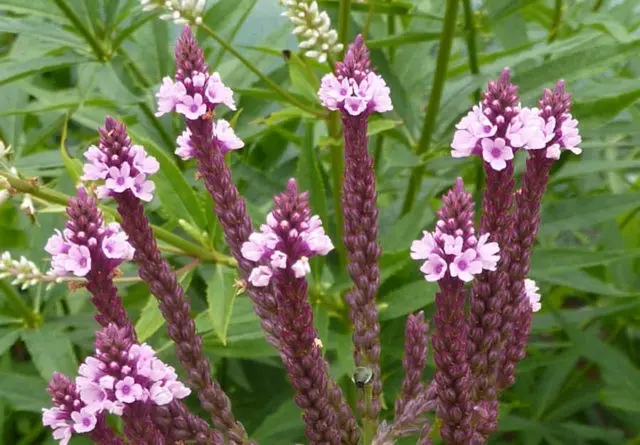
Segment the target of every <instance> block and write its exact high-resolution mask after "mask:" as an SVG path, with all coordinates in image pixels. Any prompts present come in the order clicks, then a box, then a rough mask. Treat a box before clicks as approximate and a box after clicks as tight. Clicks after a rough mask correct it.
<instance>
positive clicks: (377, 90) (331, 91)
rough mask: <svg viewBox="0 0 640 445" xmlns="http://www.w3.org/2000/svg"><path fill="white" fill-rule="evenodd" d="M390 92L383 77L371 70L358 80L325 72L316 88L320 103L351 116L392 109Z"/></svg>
mask: <svg viewBox="0 0 640 445" xmlns="http://www.w3.org/2000/svg"><path fill="white" fill-rule="evenodd" d="M390 94H391V90H389V87H388V86H387V84H386V82H385V81H384V79H383V78H382V77H381V76H380V75H378V74H375V73H374V72H372V71H369V72H368V73H367V74H366V76H365V77H364V78H363V79H362V80H360V81H359V82H358V80H357V79H355V78H348V77H343V76H341V75H339V76H338V77H336V75H335V74H333V73H329V74H326V75H325V76H324V77H323V78H322V82H321V85H320V89H319V90H318V97H320V101H321V102H322V105H324V106H325V107H327V108H328V109H329V110H342V111H346V112H347V113H348V114H350V115H351V116H359V115H361V114H363V113H365V112H367V113H373V112H377V113H384V112H385V111H391V110H393V105H392V104H391V97H390Z"/></svg>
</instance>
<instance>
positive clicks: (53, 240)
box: [44, 229, 69, 255]
mask: <svg viewBox="0 0 640 445" xmlns="http://www.w3.org/2000/svg"><path fill="white" fill-rule="evenodd" d="M44 250H46V251H47V253H49V254H50V255H60V254H65V253H67V252H68V251H69V245H68V244H67V243H66V242H65V240H64V238H63V237H62V234H61V233H60V231H59V230H58V229H56V233H54V234H53V235H51V237H49V240H48V241H47V244H46V246H44Z"/></svg>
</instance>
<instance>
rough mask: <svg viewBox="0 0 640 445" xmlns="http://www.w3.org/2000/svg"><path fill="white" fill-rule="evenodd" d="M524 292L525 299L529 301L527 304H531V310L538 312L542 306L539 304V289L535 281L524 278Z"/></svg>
mask: <svg viewBox="0 0 640 445" xmlns="http://www.w3.org/2000/svg"><path fill="white" fill-rule="evenodd" d="M524 290H525V294H526V298H527V299H528V300H529V304H531V310H532V311H533V312H538V311H539V310H540V309H541V308H542V304H540V294H539V291H540V288H539V287H538V286H537V285H536V282H535V281H533V280H530V279H528V278H526V279H525V280H524Z"/></svg>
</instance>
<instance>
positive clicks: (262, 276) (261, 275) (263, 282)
mask: <svg viewBox="0 0 640 445" xmlns="http://www.w3.org/2000/svg"><path fill="white" fill-rule="evenodd" d="M272 276H273V273H272V272H271V268H269V267H268V266H258V267H254V268H253V270H252V271H251V273H250V274H249V278H248V281H249V283H251V284H253V285H254V286H255V287H265V286H268V285H269V281H271V277H272Z"/></svg>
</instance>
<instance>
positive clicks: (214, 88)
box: [204, 73, 236, 110]
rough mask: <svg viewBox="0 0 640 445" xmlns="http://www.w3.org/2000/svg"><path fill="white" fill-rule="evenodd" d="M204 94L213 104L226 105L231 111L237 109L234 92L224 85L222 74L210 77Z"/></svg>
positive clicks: (214, 74)
mask: <svg viewBox="0 0 640 445" xmlns="http://www.w3.org/2000/svg"><path fill="white" fill-rule="evenodd" d="M204 94H205V96H206V98H207V99H209V102H211V103H212V104H215V105H217V104H224V105H226V106H227V107H228V108H229V109H231V110H235V109H236V104H235V102H234V100H233V90H231V88H229V87H228V86H226V85H225V84H224V83H222V79H220V74H218V73H213V74H211V75H210V76H209V80H208V81H207V86H206V88H205V93H204Z"/></svg>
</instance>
